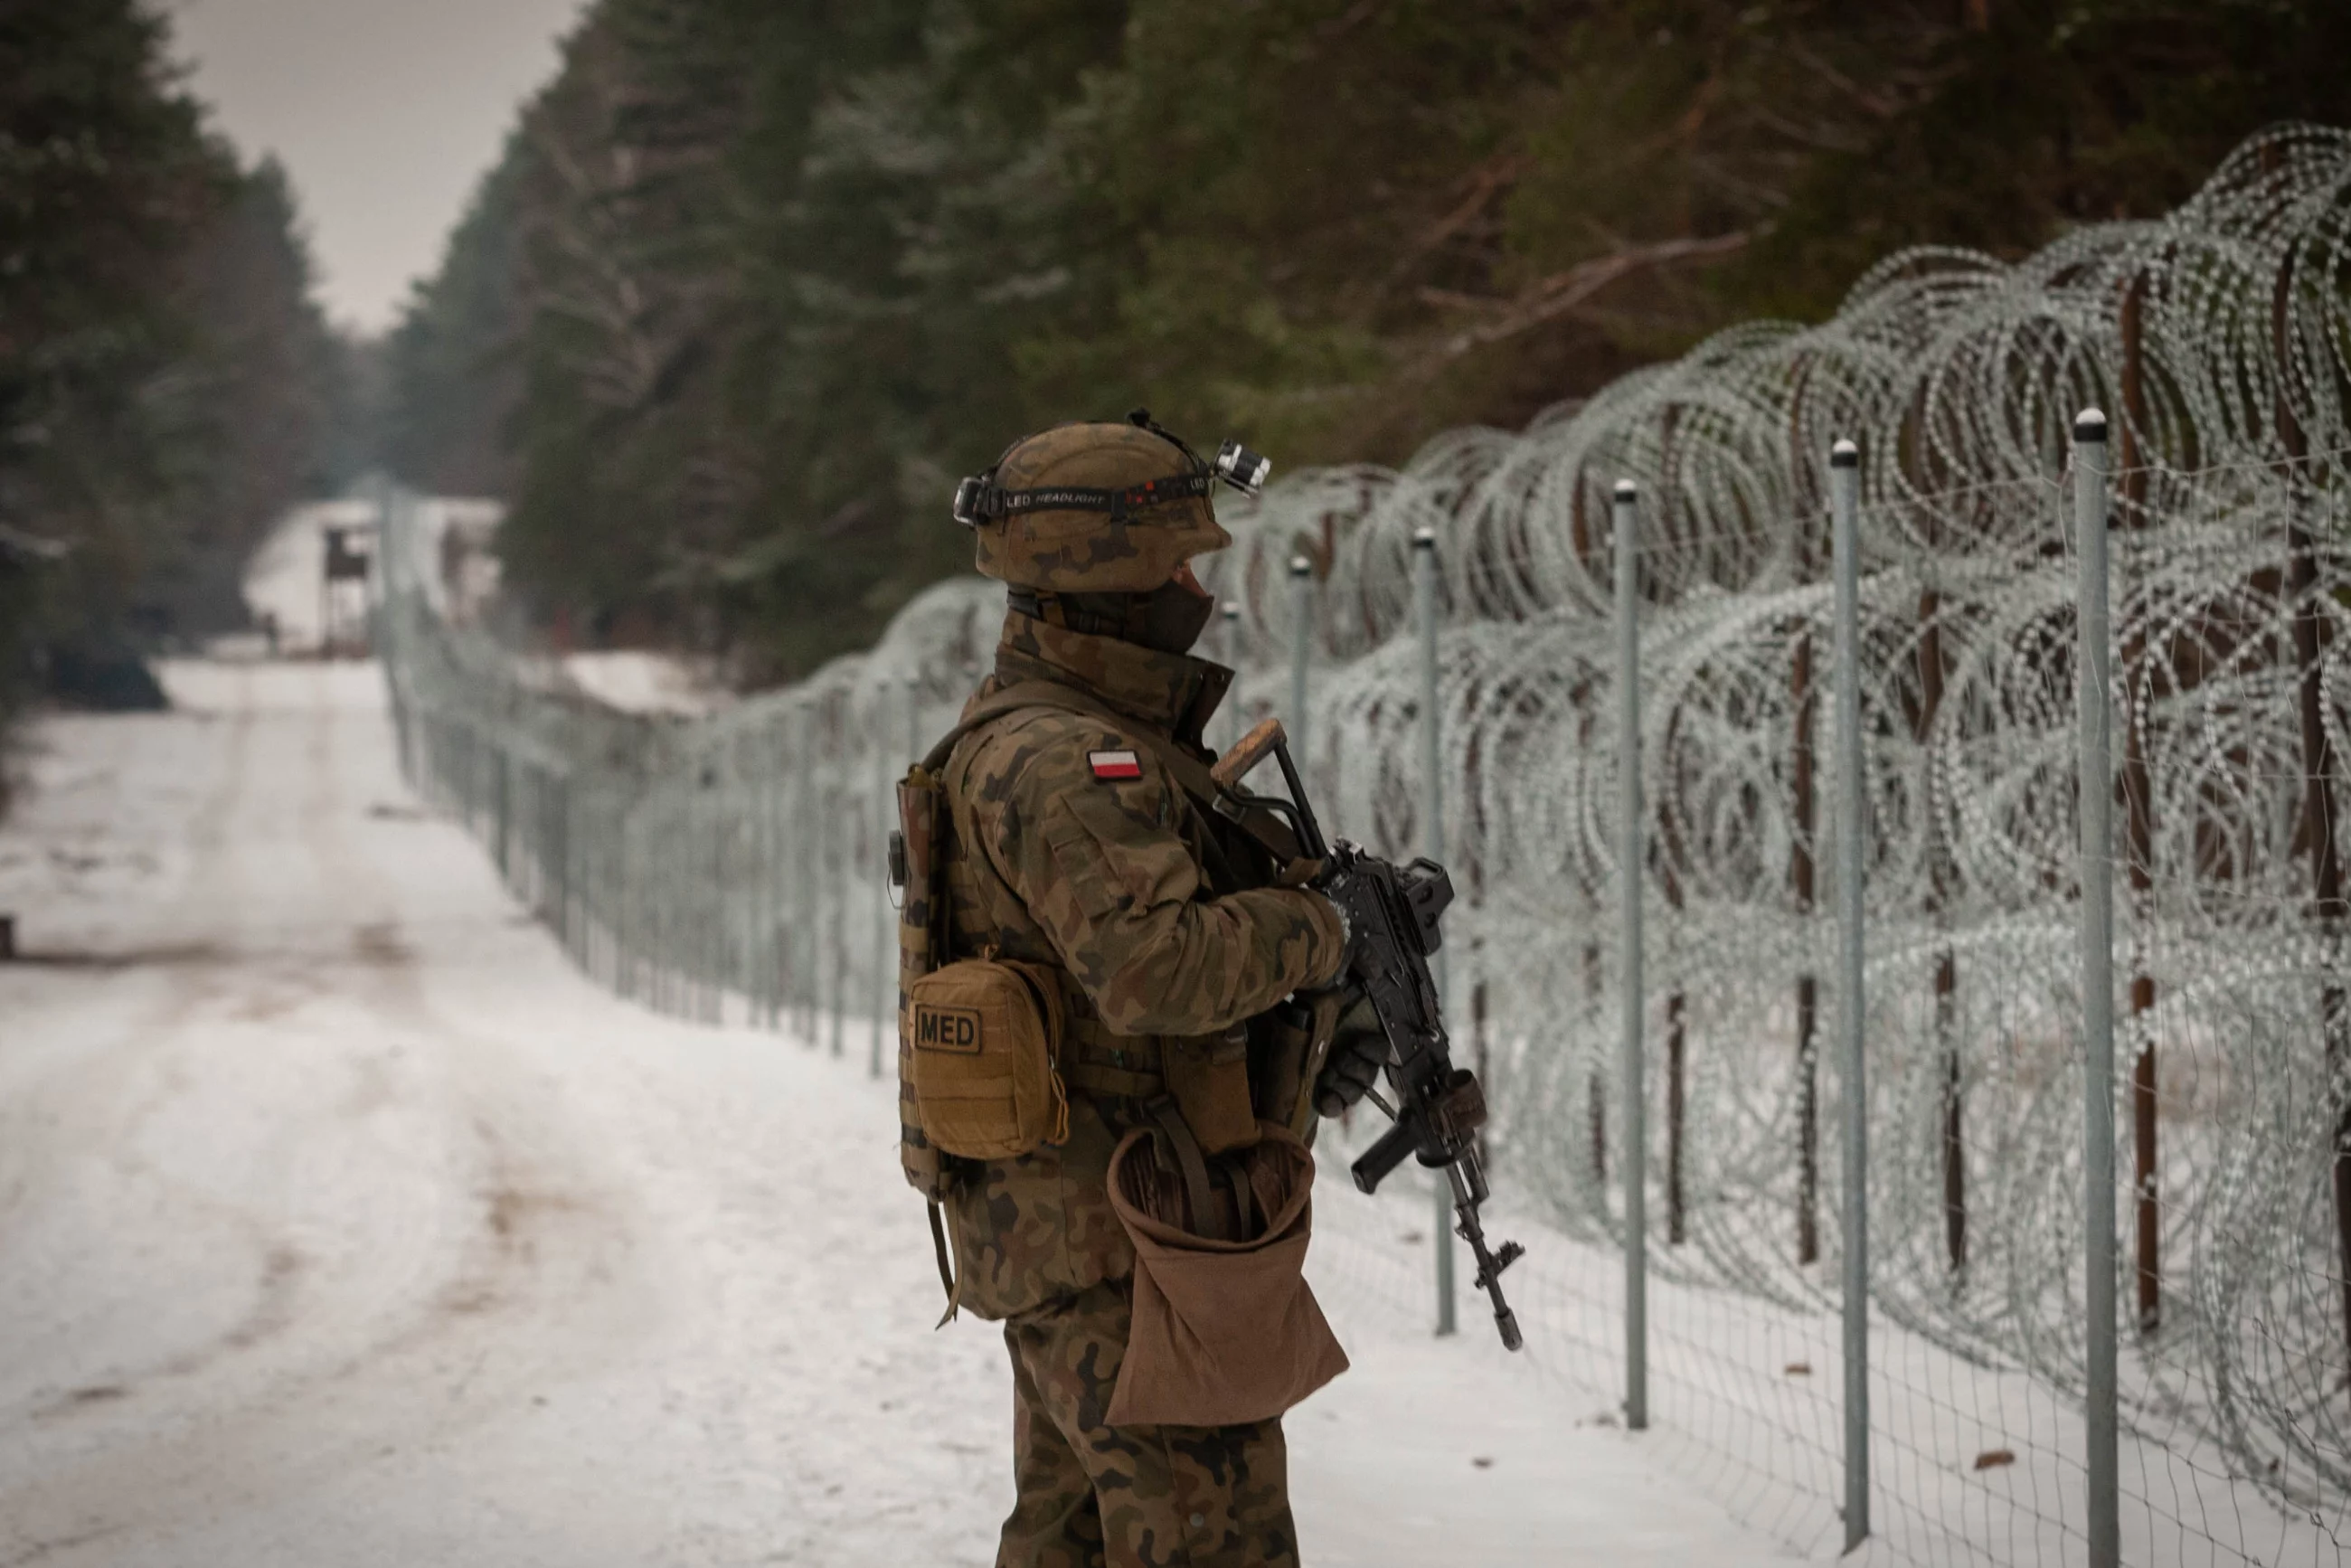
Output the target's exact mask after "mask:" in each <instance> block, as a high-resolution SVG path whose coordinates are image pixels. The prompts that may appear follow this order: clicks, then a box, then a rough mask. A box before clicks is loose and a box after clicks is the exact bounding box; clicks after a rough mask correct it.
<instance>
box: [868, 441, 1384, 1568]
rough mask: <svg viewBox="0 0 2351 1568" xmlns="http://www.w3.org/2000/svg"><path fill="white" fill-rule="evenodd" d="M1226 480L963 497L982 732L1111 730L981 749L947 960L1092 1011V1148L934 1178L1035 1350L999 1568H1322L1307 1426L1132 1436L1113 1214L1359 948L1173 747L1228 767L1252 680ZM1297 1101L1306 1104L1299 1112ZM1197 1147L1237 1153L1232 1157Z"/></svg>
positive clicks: (1157, 465)
mask: <svg viewBox="0 0 2351 1568" xmlns="http://www.w3.org/2000/svg"><path fill="white" fill-rule="evenodd" d="M1210 476H1211V471H1210V469H1209V466H1208V465H1207V464H1205V463H1203V462H1201V460H1200V459H1199V458H1198V457H1196V455H1193V454H1192V452H1191V451H1190V450H1189V449H1188V448H1186V447H1185V446H1184V445H1183V444H1181V443H1180V442H1177V441H1176V440H1175V438H1173V437H1172V436H1170V435H1168V434H1166V433H1165V432H1164V431H1162V430H1160V429H1159V428H1158V427H1157V426H1156V425H1153V424H1151V423H1149V420H1148V416H1147V415H1144V414H1141V413H1138V414H1136V415H1134V416H1133V418H1132V419H1131V421H1130V423H1126V424H1108V423H1104V424H1071V425H1063V426H1061V427H1059V428H1057V429H1053V430H1050V431H1047V432H1045V433H1043V434H1039V435H1034V436H1031V437H1029V438H1028V439H1026V440H1023V441H1021V442H1019V443H1017V444H1014V445H1013V446H1012V447H1011V448H1010V449H1009V450H1008V451H1007V453H1006V454H1005V455H1004V457H1003V458H1002V459H1001V460H1000V461H999V463H998V465H997V467H996V469H994V470H993V471H992V472H991V474H990V475H989V476H987V477H986V479H985V480H984V481H982V482H977V487H976V488H975V486H974V485H969V484H967V494H966V496H965V497H959V504H958V508H957V511H958V517H959V518H961V519H962V520H964V521H966V522H967V523H969V524H970V525H972V526H973V528H974V530H975V533H976V535H977V564H978V568H979V570H981V571H982V572H985V573H987V575H988V576H990V577H994V578H997V579H998V580H1002V581H1003V582H1004V583H1006V584H1007V585H1008V612H1007V614H1006V617H1005V622H1004V632H1003V636H1002V640H1001V641H1000V643H998V648H997V653H996V666H995V671H994V673H993V674H992V675H991V676H990V677H989V678H988V679H987V682H986V683H985V684H984V685H982V686H981V688H980V691H979V693H978V694H977V696H975V698H974V699H973V704H974V706H975V707H977V705H978V704H979V703H981V702H982V701H985V700H986V699H987V698H988V697H989V696H990V695H993V694H995V693H997V692H999V691H1002V690H1005V689H1006V688H1008V687H1011V686H1014V685H1024V684H1029V683H1035V682H1040V681H1043V682H1050V683H1052V684H1053V685H1055V686H1057V687H1060V688H1064V689H1066V690H1069V691H1072V692H1075V693H1077V694H1079V695H1081V697H1082V698H1083V699H1085V701H1086V702H1087V703H1088V704H1089V705H1091V706H1092V710H1093V711H1072V709H1071V708H1069V707H1066V706H1061V707H1056V706H1034V707H1021V708H1017V709H1015V710H1013V711H1011V712H1008V713H1004V714H1000V715H998V716H994V717H990V718H987V719H985V720H984V721H983V722H980V723H978V724H977V726H976V727H973V728H971V729H970V730H969V731H968V732H967V733H966V734H965V735H964V736H963V737H962V738H961V739H960V740H958V741H956V742H955V744H954V746H953V748H952V750H951V751H950V752H948V753H947V760H946V766H945V768H944V773H943V778H942V779H941V782H942V784H943V787H944V789H945V793H946V821H945V822H944V824H943V831H942V832H941V835H940V839H941V841H940V843H939V845H938V851H937V852H938V854H939V857H940V859H941V861H942V862H943V864H944V867H945V877H944V884H943V885H944V887H945V889H946V904H947V905H948V910H947V915H946V930H947V933H948V936H947V948H948V952H947V954H946V956H949V957H955V958H970V957H973V956H979V955H983V954H985V955H989V956H996V957H1000V958H1002V959H1005V960H1009V961H1013V962H1017V963H1020V964H1025V965H1029V966H1036V967H1040V968H1041V969H1043V970H1049V971H1050V972H1051V975H1052V977H1054V979H1055V980H1056V981H1057V982H1058V983H1059V985H1060V987H1061V992H1062V1002H1063V1005H1064V1007H1065V1009H1066V1025H1065V1031H1064V1034H1063V1043H1062V1047H1061V1052H1060V1060H1059V1071H1060V1076H1061V1081H1062V1082H1063V1083H1064V1084H1065V1085H1066V1091H1067V1094H1068V1100H1069V1119H1068V1131H1067V1135H1066V1137H1065V1138H1063V1139H1061V1141H1059V1142H1057V1143H1048V1144H1045V1145H1041V1146H1039V1147H1037V1148H1036V1149H1035V1150H1034V1152H1032V1153H1029V1154H1026V1155H1020V1156H1019V1157H1016V1158H1008V1159H993V1160H987V1161H984V1162H983V1161H956V1160H947V1161H945V1162H940V1161H939V1160H938V1158H937V1155H936V1152H935V1151H930V1152H929V1153H930V1155H931V1159H932V1161H933V1165H934V1168H935V1167H936V1166H938V1165H939V1164H942V1163H943V1164H944V1165H945V1166H946V1179H945V1180H944V1181H941V1182H940V1183H939V1193H940V1197H941V1204H942V1207H943V1208H944V1211H945V1216H946V1230H947V1232H948V1234H949V1236H950V1237H951V1238H952V1247H953V1251H954V1257H955V1263H956V1270H955V1271H956V1278H957V1281H958V1282H957V1283H956V1285H955V1287H954V1291H953V1296H954V1299H955V1300H956V1301H957V1302H958V1303H959V1305H960V1306H961V1307H963V1308H967V1309H969V1310H970V1311H971V1312H974V1313H976V1314H977V1315H978V1316H980V1317H983V1318H987V1319H990V1320H998V1321H1001V1322H1003V1324H1004V1337H1005V1342H1006V1343H1007V1344H1008V1346H1009V1348H1010V1351H1011V1356H1012V1372H1013V1387H1014V1444H1015V1450H1016V1451H1015V1468H1016V1473H1017V1479H1018V1484H1019V1501H1018V1503H1017V1505H1016V1506H1015V1508H1014V1510H1013V1511H1012V1514H1011V1517H1010V1518H1009V1519H1008V1520H1007V1521H1006V1522H1005V1525H1004V1531H1003V1537H1002V1542H1001V1544H1000V1547H999V1549H998V1557H997V1562H998V1565H999V1568H1088V1565H1092V1564H1105V1565H1109V1568H1146V1565H1148V1568H1161V1565H1165V1564H1176V1563H1182V1564H1187V1565H1190V1568H1228V1565H1229V1568H1242V1565H1249V1568H1256V1565H1259V1564H1287V1563H1295V1562H1296V1561H1297V1543H1296V1537H1295V1534H1294V1531H1293V1529H1292V1526H1291V1522H1290V1505H1289V1498H1288V1485H1287V1475H1286V1461H1285V1452H1284V1448H1283V1443H1282V1435H1281V1427H1280V1419H1279V1417H1278V1416H1277V1417H1275V1418H1273V1419H1268V1420H1261V1421H1255V1422H1251V1423H1249V1424H1245V1425H1238V1426H1227V1427H1143V1426H1129V1427H1113V1426H1112V1425H1110V1424H1109V1423H1108V1422H1107V1420H1106V1419H1105V1413H1106V1411H1107V1409H1108V1407H1109V1405H1110V1401H1111V1397H1112V1390H1113V1383H1114V1382H1115V1381H1116V1379H1117V1377H1118V1374H1119V1370H1120V1365H1121V1361H1122V1358H1123V1355H1124V1354H1125V1353H1126V1350H1127V1343H1128V1332H1129V1323H1130V1320H1131V1309H1132V1305H1133V1301H1132V1283H1131V1276H1132V1274H1133V1271H1134V1250H1133V1248H1132V1246H1131V1245H1130V1242H1129V1239H1128V1236H1127V1233H1126V1232H1125V1230H1124V1229H1123V1228H1122V1226H1121V1223H1120V1221H1119V1219H1118V1218H1117V1217H1116V1216H1115V1215H1114V1214H1113V1207H1112V1205H1111V1202H1110V1199H1109V1194H1108V1192H1107V1190H1106V1186H1105V1175H1106V1172H1107V1170H1108V1167H1109V1164H1110V1158H1111V1155H1112V1152H1113V1149H1114V1148H1115V1147H1116V1146H1117V1145H1118V1144H1119V1142H1120V1140H1121V1138H1122V1136H1123V1135H1124V1134H1126V1133H1128V1132H1129V1131H1130V1130H1131V1129H1133V1128H1134V1127H1136V1126H1138V1125H1142V1124H1144V1120H1145V1118H1146V1117H1147V1116H1149V1115H1151V1114H1153V1113H1154V1108H1155V1107H1156V1113H1158V1114H1160V1115H1163V1116H1165V1114H1167V1111H1166V1107H1167V1106H1168V1105H1170V1104H1171V1103H1174V1099H1175V1098H1184V1097H1183V1096H1180V1095H1175V1096H1174V1098H1171V1095H1172V1094H1173V1091H1171V1085H1170V1082H1169V1080H1170V1077H1171V1076H1172V1073H1171V1071H1168V1070H1169V1069H1170V1065H1171V1063H1175V1062H1178V1061H1183V1062H1192V1063H1196V1062H1203V1061H1208V1060H1209V1059H1210V1058H1212V1057H1213V1058H1215V1059H1217V1060H1219V1061H1224V1060H1235V1061H1237V1060H1238V1053H1239V1051H1240V1048H1241V1042H1243V1041H1245V1040H1246V1041H1250V1042H1251V1043H1250V1046H1249V1050H1250V1051H1251V1054H1252V1056H1253V1057H1254V1056H1255V1055H1256V1054H1258V1053H1259V1051H1261V1049H1262V1044H1261V1041H1262V1037H1263V1030H1262V1029H1261V1028H1260V1027H1259V1026H1261V1024H1262V1022H1263V1019H1264V1018H1265V1016H1267V1015H1269V1013H1270V1009H1275V1008H1276V1007H1277V1006H1278V1004H1281V1003H1282V1002H1283V1001H1284V999H1285V998H1290V996H1291V995H1292V993H1296V992H1301V991H1307V990H1311V989H1312V988H1321V987H1325V986H1328V985H1329V984H1330V983H1331V982H1332V979H1333V977H1335V976H1337V975H1338V974H1339V972H1340V970H1341V967H1342V964H1343V956H1344V952H1345V947H1346V933H1345V931H1344V928H1343V923H1342V921H1341V918H1340V916H1339V915H1338V913H1337V911H1336V910H1335V909H1334V908H1333V906H1332V904H1330V903H1329V902H1328V901H1327V900H1326V899H1324V898H1323V897H1322V895H1321V894H1317V893H1314V892H1311V891H1308V890H1305V889H1302V888H1293V887H1279V886H1273V885H1270V883H1271V882H1272V881H1273V877H1274V873H1275V870H1276V868H1275V866H1274V865H1273V863H1272V861H1271V858H1270V855H1269V854H1268V853H1267V852H1266V851H1265V850H1264V849H1263V848H1261V847H1260V845H1259V843H1258V842H1257V841H1253V840H1252V839H1251V838H1250V837H1249V835H1247V834H1245V833H1242V832H1240V831H1237V830H1236V829H1235V827H1234V826H1233V824H1231V823H1229V822H1228V821H1225V820H1224V819H1223V818H1222V817H1221V816H1219V815H1218V814H1217V812H1215V811H1212V810H1203V809H1202V806H1201V802H1200V800H1198V799H1197V798H1196V795H1195V794H1192V793H1187V790H1186V786H1185V784H1184V783H1183V782H1182V781H1181V780H1179V779H1178V778H1177V777H1176V776H1175V771H1174V770H1173V769H1172V768H1171V766H1170V762H1169V759H1168V757H1167V752H1166V749H1165V748H1167V747H1170V746H1171V745H1172V746H1173V747H1175V748H1176V749H1177V750H1178V751H1179V752H1180V753H1181V755H1182V756H1183V757H1188V758H1192V759H1194V761H1195V762H1196V763H1199V762H1206V761H1207V760H1208V759H1209V755H1210V754H1209V753H1208V752H1207V750H1206V749H1205V747H1203V745H1202V742H1201V733H1202V729H1203V727H1204V726H1205V725H1206V724H1207V721H1208V718H1209V716H1210V715H1211V714H1212V713H1213V712H1214V711H1215V710H1216V708H1217V703H1218V701H1219V700H1220V699H1221V698H1222V697H1223V696H1224V695H1225V693H1226V690H1227V687H1228V685H1230V683H1231V680H1232V672H1231V671H1229V670H1228V669H1225V668H1223V667H1221V666H1219V665H1217V664H1209V663H1207V662H1206V661H1204V660H1201V659H1196V658H1193V657H1191V656H1190V655H1189V653H1188V652H1187V650H1188V649H1190V647H1191V646H1192V644H1193V643H1194V641H1195V640H1196V638H1197V637H1198V635H1199V633H1200V632H1201V630H1202V628H1203V627H1205V626H1206V625H1207V622H1208V619H1209V614H1210V612H1211V610H1212V609H1213V601H1212V600H1211V598H1210V597H1209V595H1208V594H1207V591H1205V590H1203V589H1202V588H1201V586H1200V584H1199V582H1198V581H1197V580H1196V579H1195V578H1194V576H1193V574H1192V569H1191V565H1190V560H1191V558H1192V557H1193V556H1195V555H1197V554H1200V553H1202V552H1205V551H1209V550H1214V549H1220V548H1222V547H1223V546H1225V545H1227V544H1229V543H1230V542H1231V536H1229V535H1228V534H1227V533H1226V532H1225V530H1224V529H1223V528H1220V527H1219V526H1218V525H1217V521H1216V517H1215V516H1214V513H1213V511H1212V509H1211V507H1210V505H1209V501H1208V487H1209V482H1210ZM1057 503H1059V504H1057ZM968 711H970V710H967V712H968ZM1336 1010H1337V1009H1336V1008H1335V1007H1333V1008H1332V1009H1327V1011H1326V1014H1325V1016H1328V1014H1329V1013H1332V1012H1335V1011H1336ZM1252 1020H1258V1023H1257V1024H1256V1025H1253V1024H1252ZM1349 1045H1350V1049H1349V1050H1347V1051H1341V1052H1334V1055H1343V1056H1345V1058H1346V1061H1344V1062H1343V1063H1342V1062H1338V1061H1334V1062H1333V1063H1332V1066H1331V1067H1329V1068H1326V1069H1324V1072H1323V1077H1322V1081H1321V1082H1318V1083H1317V1084H1316V1088H1317V1090H1318V1091H1320V1092H1318V1093H1317V1094H1316V1096H1315V1098H1316V1100H1317V1102H1318V1103H1321V1104H1322V1105H1325V1106H1327V1107H1332V1108H1335V1107H1336V1106H1338V1105H1340V1104H1343V1103H1352V1101H1353V1100H1354V1099H1355V1098H1357V1097H1358V1096H1359V1095H1360V1094H1361V1092H1362V1086H1363V1085H1364V1084H1368V1083H1369V1082H1371V1081H1372V1079H1373V1077H1374V1074H1375V1071H1376V1067H1375V1062H1376V1060H1377V1058H1376V1055H1375V1054H1374V1053H1375V1052H1376V1051H1377V1049H1378V1048H1377V1045H1376V1042H1375V1041H1352V1040H1351V1041H1350V1042H1349ZM1219 1053H1222V1054H1219ZM1367 1058H1368V1059H1369V1061H1371V1062H1372V1063H1374V1065H1367V1062H1366V1059H1367ZM1256 1065H1259V1066H1261V1065H1262V1064H1261V1063H1256ZM1259 1076H1260V1078H1262V1074H1259ZM1235 1081H1238V1082H1241V1083H1242V1084H1243V1088H1242V1090H1241V1094H1242V1100H1241V1104H1240V1107H1239V1111H1238V1114H1239V1116H1240V1118H1241V1121H1242V1123H1243V1124H1246V1125H1249V1126H1251V1127H1254V1126H1255V1122H1254V1120H1253V1119H1252V1117H1253V1115H1254V1116H1269V1115H1270V1116H1273V1117H1275V1118H1276V1119H1282V1118H1285V1117H1286V1116H1287V1114H1288V1112H1287V1110H1286V1108H1272V1107H1268V1106H1266V1105H1264V1104H1262V1103H1259V1104H1258V1105H1256V1106H1255V1107H1254V1108H1252V1107H1251V1105H1250V1104H1249V1089H1248V1082H1249V1078H1248V1074H1247V1073H1246V1072H1243V1073H1240V1074H1239V1075H1238V1078H1237V1079H1227V1080H1223V1081H1221V1082H1235ZM1297 1088H1298V1085H1297V1082H1296V1080H1295V1077H1294V1076H1293V1079H1292V1082H1291V1091H1290V1093H1291V1098H1292V1099H1294V1098H1295V1095H1296V1092H1297ZM1262 1098H1263V1094H1262V1092H1260V1093H1259V1099H1260V1100H1261V1099H1262ZM1204 1107H1205V1108H1204ZM1229 1111H1230V1107H1226V1108H1225V1110H1224V1111H1222V1112H1220V1111H1219V1110H1218V1109H1217V1106H1216V1105H1215V1103H1214V1097H1213V1095H1210V1096H1209V1097H1208V1098H1207V1099H1202V1098H1201V1097H1199V1096H1193V1097H1190V1098H1185V1099H1184V1103H1183V1105H1182V1113H1183V1116H1184V1119H1185V1120H1186V1121H1188V1122H1193V1123H1198V1122H1200V1121H1202V1120H1204V1119H1206V1120H1209V1121H1215V1120H1217V1119H1218V1118H1219V1116H1220V1115H1224V1114H1227V1113H1229ZM1298 1120H1299V1122H1300V1123H1301V1124H1302V1123H1305V1122H1309V1121H1311V1113H1300V1115H1299V1117H1298ZM1194 1131H1195V1132H1196V1134H1198V1142H1199V1143H1200V1144H1202V1145H1207V1147H1208V1148H1209V1151H1210V1152H1211V1153H1212V1154H1213V1153H1214V1152H1215V1150H1216V1148H1217V1146H1218V1145H1217V1142H1216V1141H1215V1140H1216V1136H1217V1134H1214V1133H1213V1132H1212V1130H1211V1129H1210V1128H1208V1127H1195V1129H1194ZM906 1135H907V1138H908V1140H909V1144H910V1148H912V1147H913V1146H914V1145H920V1144H921V1142H922V1139H923V1134H922V1133H921V1131H920V1129H919V1127H918V1126H916V1127H910V1128H908V1129H907V1134H906ZM921 1152H922V1151H920V1150H919V1149H916V1150H915V1152H914V1153H911V1154H910V1155H909V1172H910V1175H912V1174H913V1173H914V1169H915V1159H916V1157H917V1155H919V1154H920V1153H921ZM916 1179H917V1182H918V1185H921V1178H920V1177H916ZM943 1261H944V1260H943ZM1318 1322H1319V1319H1318ZM1332 1348H1333V1350H1335V1346H1333V1347H1332ZM1340 1364H1342V1365H1343V1360H1342V1361H1341V1362H1340Z"/></svg>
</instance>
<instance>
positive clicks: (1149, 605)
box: [1040, 581, 1217, 653]
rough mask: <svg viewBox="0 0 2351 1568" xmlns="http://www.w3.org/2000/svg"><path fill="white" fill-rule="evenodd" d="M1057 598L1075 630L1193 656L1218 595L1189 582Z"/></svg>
mask: <svg viewBox="0 0 2351 1568" xmlns="http://www.w3.org/2000/svg"><path fill="white" fill-rule="evenodd" d="M1041 597H1043V596H1041V595H1040V598H1041ZM1053 597H1054V598H1055V599H1056V600H1057V601H1058V602H1057V605H1056V608H1057V609H1058V610H1059V612H1060V617H1059V619H1060V621H1061V624H1063V625H1065V626H1068V627H1069V628H1070V629H1071V631H1074V632H1092V634H1094V635H1096V636H1101V637H1115V638H1117V639H1118V640H1119V641H1120V642H1122V643H1134V645H1135V646H1137V647H1139V648H1148V649H1150V650H1151V651H1152V652H1154V653H1190V652H1191V651H1192V644H1193V643H1197V642H1198V641H1199V640H1200V633H1201V632H1205V631H1207V627H1208V622H1209V620H1210V618H1211V617H1213V616H1214V615H1215V614H1216V612H1217V601H1216V597H1215V596H1214V595H1213V594H1211V593H1209V592H1208V591H1207V590H1206V589H1203V588H1198V587H1196V586H1194V585H1192V584H1190V583H1186V582H1175V581H1170V582H1163V583H1161V584H1160V585H1159V586H1158V587H1157V588H1155V589H1153V590H1152V591H1150V592H1148V593H1063V594H1059V595H1055V596H1053Z"/></svg>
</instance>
